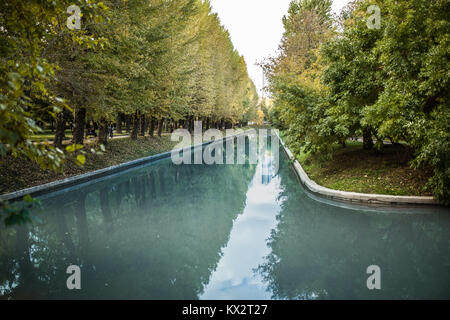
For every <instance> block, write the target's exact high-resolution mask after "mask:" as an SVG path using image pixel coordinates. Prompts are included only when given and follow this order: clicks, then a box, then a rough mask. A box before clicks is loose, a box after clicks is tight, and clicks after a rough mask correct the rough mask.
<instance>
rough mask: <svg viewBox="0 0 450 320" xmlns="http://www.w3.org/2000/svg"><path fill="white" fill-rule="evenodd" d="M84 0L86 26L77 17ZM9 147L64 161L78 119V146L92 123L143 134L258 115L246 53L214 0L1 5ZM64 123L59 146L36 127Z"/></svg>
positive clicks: (2, 95)
mask: <svg viewBox="0 0 450 320" xmlns="http://www.w3.org/2000/svg"><path fill="white" fill-rule="evenodd" d="M71 5H76V6H78V7H79V8H80V12H81V15H80V18H81V19H80V21H79V22H80V28H79V29H76V28H71V27H70V26H68V19H69V18H70V17H71V16H72V15H73V14H74V12H71V11H70V10H68V7H69V6H71ZM0 44H1V45H0V60H1V66H0V69H1V73H0V155H1V156H5V155H6V154H8V153H12V154H13V155H14V156H25V157H27V158H29V159H31V160H33V161H36V162H37V163H39V164H40V165H41V167H42V168H44V169H47V168H50V169H55V170H57V169H58V168H60V167H61V165H62V163H63V161H64V160H65V159H66V155H65V153H64V152H63V150H62V149H63V148H62V147H63V143H62V142H63V139H64V134H65V130H66V129H67V126H68V124H71V127H72V133H73V139H72V142H73V144H74V145H75V146H76V147H71V148H69V149H70V150H68V151H76V150H78V149H79V148H80V146H81V145H82V144H83V141H84V138H85V135H86V127H87V126H88V125H89V123H91V122H93V123H95V125H96V127H98V141H99V143H101V144H106V143H107V140H108V128H109V126H111V124H112V123H114V124H115V127H116V130H117V131H119V132H120V131H122V130H127V131H129V133H130V136H131V138H132V139H137V137H138V136H139V135H145V134H146V133H149V134H150V136H153V134H154V133H156V134H159V135H161V131H162V128H163V125H165V127H166V128H169V129H171V130H174V129H176V128H179V127H181V126H182V127H184V128H187V129H192V128H193V123H194V121H195V120H202V121H204V127H205V128H206V129H207V128H210V127H215V128H224V127H232V126H235V125H242V124H246V123H247V122H248V121H250V120H252V119H254V118H255V116H256V111H257V109H256V108H257V103H258V95H257V91H256V87H255V85H254V84H253V82H252V81H251V79H250V78H249V76H248V74H247V67H246V62H245V60H244V58H243V57H242V56H241V55H240V54H239V53H238V52H237V51H236V50H235V49H234V47H233V44H232V42H231V40H230V35H229V33H228V31H227V30H226V29H225V28H224V27H223V26H222V25H221V23H220V20H219V18H218V16H217V14H215V13H213V12H212V10H211V5H210V3H209V1H207V0H206V1H205V0H127V1H125V0H110V1H105V2H99V1H96V0H89V1H81V0H79V1H77V0H75V1H66V0H62V1H47V0H33V1H26V2H24V1H21V0H6V1H2V2H1V4H0ZM52 121H53V122H54V123H55V129H56V130H55V138H54V143H53V145H49V144H36V143H32V141H31V140H30V136H31V135H33V134H37V133H39V132H42V129H43V125H44V124H45V123H49V122H52Z"/></svg>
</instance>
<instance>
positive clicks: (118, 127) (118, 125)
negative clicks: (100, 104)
mask: <svg viewBox="0 0 450 320" xmlns="http://www.w3.org/2000/svg"><path fill="white" fill-rule="evenodd" d="M122 121H123V113H122V112H119V113H118V114H117V120H116V132H117V133H119V134H121V133H122Z"/></svg>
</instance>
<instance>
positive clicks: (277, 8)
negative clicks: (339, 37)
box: [211, 0, 349, 94]
mask: <svg viewBox="0 0 450 320" xmlns="http://www.w3.org/2000/svg"><path fill="white" fill-rule="evenodd" d="M290 2H291V0H211V5H212V7H213V11H214V12H217V13H218V14H219V18H220V21H221V22H222V24H223V25H224V26H225V28H227V29H228V31H229V32H230V35H231V40H232V41H233V44H234V47H235V48H236V49H237V50H238V51H239V53H240V54H241V55H244V58H245V61H246V62H247V68H248V72H249V75H250V77H251V78H252V79H253V82H255V85H256V87H257V88H258V90H259V92H260V94H261V88H262V83H263V75H262V70H261V68H260V67H258V66H256V65H255V63H256V62H257V61H262V60H263V59H264V58H265V57H268V56H270V55H274V54H275V52H276V51H277V49H278V45H279V44H280V40H281V37H282V35H283V24H282V22H281V19H282V18H283V16H284V15H286V14H287V10H288V8H289V3H290ZM348 2H349V0H333V11H334V12H335V13H338V12H340V10H341V9H342V8H343V7H344V6H345V5H346V4H347V3H348Z"/></svg>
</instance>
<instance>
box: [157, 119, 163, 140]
mask: <svg viewBox="0 0 450 320" xmlns="http://www.w3.org/2000/svg"><path fill="white" fill-rule="evenodd" d="M162 128H163V119H159V120H158V137H161V133H162Z"/></svg>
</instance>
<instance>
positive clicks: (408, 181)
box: [296, 141, 432, 196]
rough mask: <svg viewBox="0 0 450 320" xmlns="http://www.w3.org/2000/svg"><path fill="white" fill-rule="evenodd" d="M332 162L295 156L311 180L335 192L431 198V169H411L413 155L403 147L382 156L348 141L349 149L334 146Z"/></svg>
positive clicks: (390, 148) (390, 147) (388, 149)
mask: <svg viewBox="0 0 450 320" xmlns="http://www.w3.org/2000/svg"><path fill="white" fill-rule="evenodd" d="M333 148H334V149H333V153H332V158H331V159H330V160H322V159H321V158H320V157H319V156H314V155H312V154H306V153H304V152H302V153H300V154H298V155H296V156H297V159H298V161H299V162H300V164H301V165H302V166H303V168H304V169H305V171H306V172H307V174H308V175H309V177H310V178H311V179H312V180H314V181H316V182H317V183H318V184H320V185H322V186H324V187H327V188H330V189H336V190H343V191H351V192H362V193H372V194H374V193H376V194H388V195H402V196H430V195H431V192H430V191H428V190H426V189H425V185H426V183H427V182H428V180H429V178H430V177H431V176H432V171H431V170H430V169H427V168H425V169H417V170H415V169H412V168H411V167H410V165H409V162H410V160H411V159H412V155H411V154H410V153H409V151H408V149H407V148H404V147H402V146H393V145H385V146H384V147H383V149H382V150H381V151H380V152H376V151H375V150H363V148H362V143H360V142H355V141H349V142H347V147H346V148H343V147H342V146H339V145H335V146H333Z"/></svg>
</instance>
